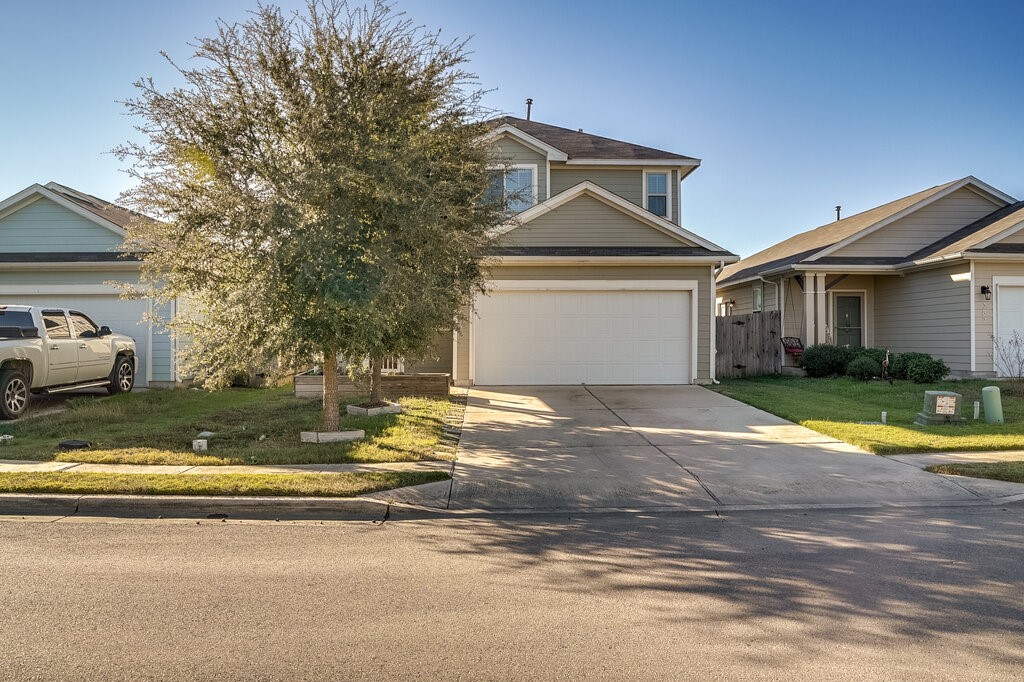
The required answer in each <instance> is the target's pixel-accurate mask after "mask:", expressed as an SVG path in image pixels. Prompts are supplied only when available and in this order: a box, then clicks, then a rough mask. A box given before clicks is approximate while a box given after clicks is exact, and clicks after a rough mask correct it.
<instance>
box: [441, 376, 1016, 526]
mask: <svg viewBox="0 0 1024 682" xmlns="http://www.w3.org/2000/svg"><path fill="white" fill-rule="evenodd" d="M988 483H991V482H986V484H974V483H972V481H970V480H968V479H960V478H959V477H957V478H956V479H954V478H952V477H942V476H937V475H935V474H930V473H927V472H924V471H922V470H920V469H919V468H918V467H916V466H913V465H911V464H908V463H904V462H900V461H896V460H890V459H887V458H884V457H879V456H877V455H872V454H869V453H867V452H864V451H862V450H859V449H858V448H855V447H853V446H851V445H847V444H846V443H843V442H840V441H837V440H835V439H832V438H829V437H827V436H823V435H821V434H819V433H817V432H814V431H811V430H809V429H805V428H803V427H801V426H797V425H796V424H793V423H791V422H787V421H785V420H784V419H780V418H778V417H775V416H774V415H771V414H768V413H767V412H763V411H761V410H758V409H755V408H753V407H750V406H749V405H746V404H744V403H740V402H737V401H735V400H732V399H731V398H727V397H725V396H723V395H720V394H718V393H715V392H713V391H710V390H707V389H705V388H702V387H699V386H543V387H522V386H516V387H478V388H476V389H473V390H472V391H471V392H470V395H469V405H468V409H467V412H466V421H465V425H464V428H463V434H462V441H461V445H460V448H459V458H458V462H457V464H456V466H455V472H454V481H453V484H452V489H451V498H450V503H449V505H450V507H451V508H452V509H616V508H622V509H626V508H628V509H635V508H651V509H654V508H677V509H678V508H688V509H710V508H712V507H715V506H719V505H791V504H859V503H864V504H877V503H920V502H958V501H977V500H979V499H982V498H989V497H992V496H993V495H992V489H991V486H989V485H987V484H988ZM1006 485H1007V486H1011V487H1010V488H1006V490H1007V491H1012V490H1015V491H1017V492H1020V491H1021V490H1024V487H1020V486H1017V487H1013V486H1014V484H1006ZM972 486H973V487H972ZM1005 494H1011V493H1010V492H1006V493H1005Z"/></svg>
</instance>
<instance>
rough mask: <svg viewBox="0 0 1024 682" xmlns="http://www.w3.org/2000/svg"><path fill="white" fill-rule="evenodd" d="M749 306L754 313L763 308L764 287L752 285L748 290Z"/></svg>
mask: <svg viewBox="0 0 1024 682" xmlns="http://www.w3.org/2000/svg"><path fill="white" fill-rule="evenodd" d="M750 307H751V309H753V311H754V312H755V313H759V312H761V310H762V309H763V308H764V289H763V288H762V287H753V288H752V289H751V291H750Z"/></svg>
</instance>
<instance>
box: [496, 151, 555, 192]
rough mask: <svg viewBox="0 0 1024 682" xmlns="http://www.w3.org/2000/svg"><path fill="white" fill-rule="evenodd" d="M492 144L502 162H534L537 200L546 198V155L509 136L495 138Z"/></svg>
mask: <svg viewBox="0 0 1024 682" xmlns="http://www.w3.org/2000/svg"><path fill="white" fill-rule="evenodd" d="M494 146H495V153H496V154H497V155H498V157H499V158H500V159H501V160H502V161H504V162H507V163H513V164H536V166H537V201H544V200H545V199H547V198H548V195H547V186H548V170H547V163H548V160H547V157H546V156H544V155H543V154H541V153H540V152H537V151H534V150H533V149H530V148H529V147H527V146H526V145H524V144H522V143H521V142H519V141H517V140H515V139H513V138H511V137H502V138H499V139H498V140H495V142H494Z"/></svg>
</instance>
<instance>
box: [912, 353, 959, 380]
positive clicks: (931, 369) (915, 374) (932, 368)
mask: <svg viewBox="0 0 1024 682" xmlns="http://www.w3.org/2000/svg"><path fill="white" fill-rule="evenodd" d="M947 374H949V367H947V366H946V363H945V362H943V361H942V360H940V359H938V358H930V357H923V358H921V357H917V358H911V359H910V362H908V363H907V378H908V379H910V380H911V381H913V382H914V383H915V384H933V383H935V382H936V381H939V380H941V379H942V377H944V376H946V375H947Z"/></svg>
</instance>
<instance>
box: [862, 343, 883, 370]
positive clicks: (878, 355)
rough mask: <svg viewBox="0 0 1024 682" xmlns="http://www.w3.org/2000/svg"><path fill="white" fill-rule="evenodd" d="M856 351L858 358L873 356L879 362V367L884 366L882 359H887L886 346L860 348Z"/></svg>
mask: <svg viewBox="0 0 1024 682" xmlns="http://www.w3.org/2000/svg"><path fill="white" fill-rule="evenodd" d="M856 352H857V357H858V358H871V359H872V360H874V361H875V362H876V363H878V366H879V368H881V366H882V361H884V360H885V349H884V348H858V349H856Z"/></svg>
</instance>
